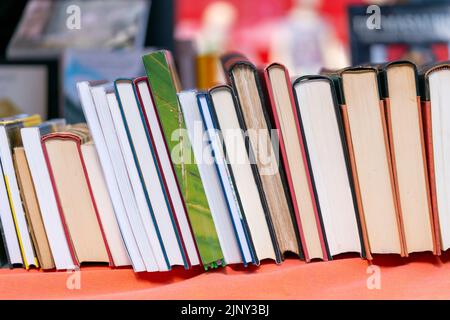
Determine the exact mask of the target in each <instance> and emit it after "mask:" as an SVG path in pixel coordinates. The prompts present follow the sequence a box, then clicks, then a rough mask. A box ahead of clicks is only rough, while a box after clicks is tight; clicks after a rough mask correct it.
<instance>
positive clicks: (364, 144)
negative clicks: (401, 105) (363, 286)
mask: <svg viewBox="0 0 450 320" xmlns="http://www.w3.org/2000/svg"><path fill="white" fill-rule="evenodd" d="M329 74H330V76H331V77H333V79H334V81H335V85H336V88H337V90H338V97H339V104H340V105H341V113H342V119H343V124H344V129H345V135H346V139H347V146H348V149H349V158H350V163H351V168H352V176H353V182H354V185H355V192H356V198H357V204H358V212H359V215H360V221H361V228H362V235H363V241H364V246H365V251H366V257H367V258H368V259H372V254H374V253H395V254H400V255H402V256H405V255H407V251H406V249H405V241H404V234H403V226H402V220H401V215H400V211H399V208H398V205H397V193H396V188H395V180H394V174H393V167H392V161H391V154H390V148H389V140H388V132H387V124H386V116H385V108H384V103H383V101H382V100H381V99H382V96H381V92H380V87H379V85H378V70H377V69H376V68H375V67H370V66H368V67H351V68H345V69H342V70H339V71H337V72H334V73H329Z"/></svg>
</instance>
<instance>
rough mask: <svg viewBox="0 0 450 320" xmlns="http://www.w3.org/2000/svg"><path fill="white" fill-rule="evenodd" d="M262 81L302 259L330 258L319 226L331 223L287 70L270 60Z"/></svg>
mask: <svg viewBox="0 0 450 320" xmlns="http://www.w3.org/2000/svg"><path fill="white" fill-rule="evenodd" d="M262 82H263V84H264V86H263V87H264V88H265V89H266V90H265V91H266V92H267V97H268V99H267V100H268V105H269V107H268V110H267V111H268V114H269V115H271V116H272V117H271V119H272V121H273V124H274V128H275V129H276V130H277V132H278V141H279V145H280V148H279V151H280V155H281V160H282V163H283V165H284V169H285V173H286V180H287V185H288V190H289V192H290V197H291V199H292V204H293V209H294V212H295V216H296V217H298V227H299V230H300V238H301V241H302V248H303V254H304V256H305V260H306V261H310V260H311V259H322V260H328V259H329V258H331V257H330V252H329V250H328V247H327V237H326V236H325V234H327V235H328V233H324V232H323V227H322V226H323V225H324V224H325V223H327V226H330V224H332V222H331V221H329V220H328V221H323V219H324V217H323V216H322V211H321V206H320V205H318V203H317V201H316V198H317V195H316V193H315V190H317V188H316V189H314V188H315V187H316V185H315V184H314V179H313V178H312V175H311V174H310V172H311V168H310V164H309V158H308V156H307V151H306V150H305V146H304V145H305V143H304V141H303V136H302V132H303V131H304V128H303V127H302V124H301V121H300V114H299V111H298V110H297V108H296V104H295V103H296V102H299V100H297V101H295V100H294V95H293V92H292V85H291V81H290V78H289V73H288V71H287V69H286V67H284V66H283V65H281V64H278V63H273V64H271V65H269V66H267V67H266V68H265V69H264V71H263V76H262ZM297 98H299V97H298V95H297ZM299 99H301V98H299ZM324 127H325V126H324ZM308 151H309V150H308ZM334 210H335V211H337V212H340V211H339V210H337V209H334ZM326 213H328V212H326ZM328 217H329V215H328V216H326V217H325V219H326V218H328ZM338 220H339V218H338ZM355 231H356V230H355ZM335 252H336V251H335Z"/></svg>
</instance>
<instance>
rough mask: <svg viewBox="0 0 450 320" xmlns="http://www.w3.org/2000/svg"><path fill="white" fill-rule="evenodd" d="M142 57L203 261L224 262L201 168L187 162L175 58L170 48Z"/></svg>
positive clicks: (189, 149)
mask: <svg viewBox="0 0 450 320" xmlns="http://www.w3.org/2000/svg"><path fill="white" fill-rule="evenodd" d="M142 59H143V62H144V67H145V70H146V73H147V77H148V81H149V85H150V89H151V92H152V96H153V101H154V103H155V107H156V110H157V113H158V116H159V119H160V124H161V127H162V130H163V132H164V138H165V141H166V145H167V148H168V150H169V152H170V154H171V156H172V158H171V160H172V165H173V167H174V170H175V173H176V176H177V181H178V184H179V187H180V189H181V193H182V195H183V199H184V202H185V206H186V209H187V212H188V216H189V220H190V223H191V227H192V230H193V234H194V237H195V240H196V243H197V248H198V252H199V255H200V258H201V260H202V264H203V266H204V267H205V268H206V269H207V268H208V267H216V266H217V265H224V261H223V258H224V257H223V253H222V249H221V247H220V242H219V239H218V236H217V232H216V228H215V226H214V221H213V218H212V216H211V210H210V207H209V205H208V200H207V198H206V194H205V190H204V186H203V183H202V181H201V178H200V174H199V170H198V167H197V165H196V163H195V162H194V163H192V162H188V161H185V157H186V156H187V155H190V154H192V147H191V146H190V144H189V141H188V140H189V139H188V137H185V136H184V137H182V135H183V131H185V129H186V125H185V122H184V119H183V114H182V111H181V108H180V105H179V103H178V99H177V91H179V90H178V89H179V87H180V85H179V81H178V76H177V75H176V71H175V68H174V66H173V61H172V57H171V55H170V53H169V52H168V51H165V50H161V51H155V52H152V53H150V54H147V55H145V56H143V57H142ZM180 138H181V139H180Z"/></svg>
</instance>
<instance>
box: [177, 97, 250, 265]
mask: <svg viewBox="0 0 450 320" xmlns="http://www.w3.org/2000/svg"><path fill="white" fill-rule="evenodd" d="M178 100H179V103H180V106H181V111H182V113H183V117H184V122H185V124H186V129H187V133H188V137H187V138H189V141H190V142H191V144H192V151H193V154H191V155H190V159H188V161H190V162H194V163H196V164H197V167H198V170H199V173H200V178H201V179H202V183H203V186H204V188H205V194H206V198H207V200H208V204H209V208H210V210H211V216H212V218H213V220H214V225H215V227H216V231H217V236H218V238H219V242H220V246H221V248H222V252H223V256H224V258H225V263H226V264H236V263H242V262H243V260H242V257H241V253H240V248H239V244H238V241H237V238H236V233H235V231H234V229H233V223H232V222H231V217H230V212H229V210H228V205H227V202H226V200H225V195H224V193H223V189H222V187H221V185H220V180H219V175H218V173H217V171H216V168H215V165H214V158H213V157H212V153H211V152H209V151H210V149H209V145H208V142H207V141H206V139H205V135H206V134H207V133H206V130H205V126H204V124H203V121H202V116H201V114H200V110H199V107H200V106H199V104H200V100H199V99H198V98H197V91H195V90H190V91H183V92H180V93H178Z"/></svg>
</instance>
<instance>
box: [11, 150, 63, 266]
mask: <svg viewBox="0 0 450 320" xmlns="http://www.w3.org/2000/svg"><path fill="white" fill-rule="evenodd" d="M13 159H14V166H15V168H16V175H17V182H18V184H19V189H20V194H21V196H22V202H23V207H24V211H25V216H26V218H27V223H28V228H29V230H30V234H31V238H32V240H33V244H34V249H35V251H36V256H37V258H38V262H39V265H40V267H41V268H42V269H43V270H48V269H54V268H55V262H54V260H53V255H52V252H51V249H50V245H49V243H48V239H47V233H46V232H45V227H44V222H43V220H42V215H41V210H40V207H39V202H38V200H37V196H36V190H35V188H34V184H33V178H32V176H31V172H30V168H29V166H28V162H27V157H26V155H25V150H24V148H23V147H16V148H14V151H13Z"/></svg>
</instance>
